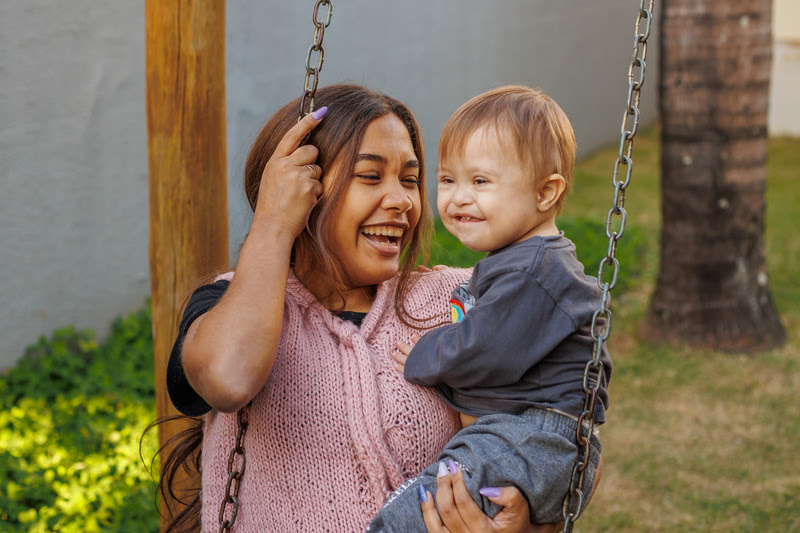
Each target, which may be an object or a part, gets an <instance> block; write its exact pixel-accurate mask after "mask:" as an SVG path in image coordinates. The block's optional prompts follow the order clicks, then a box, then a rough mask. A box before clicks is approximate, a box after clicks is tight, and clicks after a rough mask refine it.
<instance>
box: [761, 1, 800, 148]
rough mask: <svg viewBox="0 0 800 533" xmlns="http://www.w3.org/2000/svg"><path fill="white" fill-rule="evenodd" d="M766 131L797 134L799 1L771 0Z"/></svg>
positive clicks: (799, 103)
mask: <svg viewBox="0 0 800 533" xmlns="http://www.w3.org/2000/svg"><path fill="white" fill-rule="evenodd" d="M772 6H773V9H772V38H773V45H774V46H773V56H772V74H771V78H772V79H771V80H770V95H769V96H770V98H769V100H770V107H769V117H768V121H769V122H768V123H769V133H770V135H776V136H777V135H787V136H792V137H800V0H774V1H773V4H772Z"/></svg>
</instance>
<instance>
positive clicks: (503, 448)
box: [367, 408, 601, 533]
mask: <svg viewBox="0 0 800 533" xmlns="http://www.w3.org/2000/svg"><path fill="white" fill-rule="evenodd" d="M577 425H578V423H577V421H575V420H573V419H572V418H570V417H568V416H565V415H563V414H560V413H556V412H553V411H548V410H546V409H539V408H531V409H528V410H527V411H525V412H523V413H522V414H519V415H509V414H494V415H486V416H482V417H480V418H478V419H477V420H476V421H475V422H473V423H472V424H471V425H469V426H468V427H466V428H464V429H462V430H461V431H459V432H458V433H457V434H456V435H455V436H454V437H453V438H452V439H450V442H448V443H447V447H446V448H445V449H444V451H442V453H441V454H440V455H439V459H438V461H437V463H436V464H433V465H431V466H429V467H428V468H426V469H425V470H423V472H422V473H421V474H420V475H419V476H417V477H415V478H412V479H410V480H408V481H407V482H405V483H403V485H402V486H401V487H399V488H398V489H397V490H396V491H394V493H393V494H392V495H391V496H390V497H389V498H388V499H387V500H386V503H385V504H384V506H383V508H382V509H381V510H380V511H379V512H378V514H377V515H376V516H375V518H374V519H373V520H372V522H371V523H370V525H369V528H368V529H367V531H368V532H369V533H373V532H379V531H383V532H387V533H410V532H414V531H421V532H425V531H426V528H425V522H424V521H423V519H422V510H421V509H420V501H419V493H418V488H417V487H418V485H420V484H422V485H424V486H425V488H426V489H427V490H428V491H429V492H431V493H432V494H436V474H437V471H438V463H439V462H441V461H444V462H445V463H447V461H448V460H450V459H452V460H453V461H455V462H456V463H458V464H459V465H460V466H461V470H462V471H463V472H464V481H465V483H466V486H467V489H468V490H469V492H470V494H471V495H472V498H473V499H474V500H475V502H476V503H477V504H478V506H479V507H480V508H481V509H482V510H483V512H484V513H486V514H487V515H488V516H490V517H493V516H494V515H496V514H497V513H498V512H500V509H501V507H500V506H498V505H496V504H494V503H492V502H490V501H489V500H488V499H486V497H484V496H481V495H480V494H479V493H478V489H480V488H483V487H506V486H512V485H513V486H515V487H517V488H518V489H519V490H520V492H522V494H523V496H524V497H525V499H526V500H527V501H528V505H529V507H530V513H531V522H532V523H534V524H546V523H550V522H560V521H561V520H562V516H561V510H562V504H563V502H564V497H565V496H566V494H567V490H568V489H569V483H570V478H571V476H572V463H573V461H574V459H575V454H576V452H577V443H576V428H577ZM583 431H584V432H586V429H584V430H583ZM584 434H585V433H584ZM600 452H601V447H600V442H599V441H598V440H597V437H596V436H592V439H591V454H590V456H589V464H588V465H587V466H586V475H585V479H584V487H585V488H586V491H585V492H584V498H583V501H584V502H587V501H588V500H589V496H590V495H591V489H592V485H593V483H594V477H595V473H596V471H597V465H598V462H599V460H600ZM584 505H585V504H584Z"/></svg>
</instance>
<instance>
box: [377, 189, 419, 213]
mask: <svg viewBox="0 0 800 533" xmlns="http://www.w3.org/2000/svg"><path fill="white" fill-rule="evenodd" d="M387 188H388V189H387V190H386V192H385V194H384V195H383V202H382V203H383V207H384V209H397V210H399V211H400V212H401V213H405V212H406V211H408V210H409V209H411V208H412V207H413V206H414V203H413V202H412V201H411V197H410V196H409V192H408V189H406V188H405V187H403V185H402V184H401V183H400V182H399V181H398V182H396V183H391V184H387Z"/></svg>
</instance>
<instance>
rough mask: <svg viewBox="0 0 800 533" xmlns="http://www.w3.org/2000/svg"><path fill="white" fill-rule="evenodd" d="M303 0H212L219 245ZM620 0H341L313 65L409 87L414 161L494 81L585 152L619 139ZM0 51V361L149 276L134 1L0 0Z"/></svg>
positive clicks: (290, 49)
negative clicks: (221, 183)
mask: <svg viewBox="0 0 800 533" xmlns="http://www.w3.org/2000/svg"><path fill="white" fill-rule="evenodd" d="M312 6H313V1H311V0H308V1H292V2H289V1H285V0H268V1H265V0H240V1H236V0H230V1H229V2H228V5H227V32H228V38H227V49H226V50H227V76H226V79H227V109H228V161H229V167H230V180H229V182H230V193H231V194H230V217H231V249H232V250H234V251H235V250H236V249H237V247H238V244H239V243H240V242H241V241H242V238H243V235H244V233H245V231H246V229H247V224H248V220H249V215H248V213H247V210H246V209H245V206H244V202H243V196H242V194H241V192H240V191H241V169H242V165H243V161H244V157H245V155H246V153H247V149H248V146H249V143H250V141H251V140H252V137H253V135H254V134H255V133H256V132H257V130H258V128H259V126H260V124H261V123H262V122H263V121H264V119H265V118H266V117H267V115H269V113H271V112H273V111H274V110H276V109H277V108H278V107H279V106H280V105H281V104H282V103H284V102H285V101H287V100H289V99H292V98H294V97H296V96H298V95H299V94H300V90H301V88H302V83H303V68H304V67H303V64H304V61H305V55H306V51H307V49H308V46H309V44H310V43H311V39H312V33H313V27H312V24H311V10H312ZM635 15H636V6H635V5H632V4H631V2H627V1H624V0H606V1H604V2H580V3H577V2H573V3H567V2H552V1H546V0H496V1H492V2H486V1H481V0H406V1H404V2H388V1H385V0H384V1H380V0H338V1H336V3H335V11H334V16H333V22H332V24H331V26H330V28H329V31H328V32H327V33H326V35H325V43H324V46H325V50H326V57H325V65H324V68H323V72H322V75H321V79H322V83H324V84H327V83H333V82H337V81H356V82H363V83H365V84H367V85H369V86H371V87H374V88H377V89H379V90H384V91H386V92H389V93H390V94H392V95H393V96H395V97H397V98H399V99H401V100H404V101H405V102H407V103H408V104H409V105H410V106H411V107H412V109H414V110H415V112H416V113H417V116H418V117H419V118H420V120H421V122H422V125H423V129H424V132H425V139H426V146H427V149H428V154H429V170H430V169H432V168H434V167H435V148H436V143H437V141H438V132H439V130H440V129H441V127H442V125H443V124H444V122H445V120H446V119H447V117H448V116H449V115H450V113H451V112H452V111H453V110H455V108H456V107H458V105H460V104H461V103H462V102H464V101H465V100H467V99H468V98H470V97H471V96H473V95H475V94H477V93H479V92H482V91H484V90H487V89H489V88H492V87H496V86H498V85H501V84H505V83H525V84H529V85H534V86H539V87H541V88H542V89H544V90H545V91H546V92H548V93H549V94H551V95H552V96H553V97H554V98H556V100H558V101H559V103H560V104H561V105H562V107H563V108H564V109H565V111H566V112H567V114H568V115H569V116H570V118H571V119H572V121H573V125H574V127H575V130H576V133H577V136H578V142H579V145H580V154H581V155H585V154H587V153H588V152H590V151H591V150H593V149H595V148H596V147H598V146H600V145H603V144H606V143H609V142H616V140H617V139H618V135H619V133H618V131H619V123H620V120H621V117H622V108H623V106H624V102H625V93H626V87H627V86H626V82H625V75H626V73H627V68H628V65H629V63H630V55H631V52H632V44H633V29H632V26H633V22H634V20H635ZM655 40H656V36H654V37H653V39H652V41H653V42H655ZM655 48H656V47H655V46H653V47H651V49H650V51H649V53H650V57H651V58H652V59H650V61H649V64H650V65H651V66H652V67H654V66H655V64H656V63H655V59H656V57H655V51H656V50H655ZM0 51H1V52H0V124H1V126H0V184H2V193H0V247H1V248H0V258H2V259H0V279H2V280H3V282H2V283H1V284H0V302H2V304H3V305H2V306H0V368H2V367H5V366H8V365H10V364H12V363H13V361H14V360H16V358H18V357H19V356H20V355H21V354H22V351H23V349H24V347H25V346H26V345H28V344H30V343H32V342H35V341H36V339H37V338H38V337H39V336H40V335H42V334H49V333H50V332H51V331H52V330H53V329H54V328H56V327H59V326H62V325H66V324H75V325H77V326H78V327H91V328H94V329H95V330H96V331H98V333H99V334H101V335H103V334H105V332H106V331H107V327H108V324H109V322H110V320H111V319H113V318H114V317H115V316H117V315H119V314H121V313H124V312H127V311H130V310H132V309H136V308H138V307H139V306H141V305H142V303H143V302H144V299H145V298H146V296H147V294H148V292H149V277H148V271H149V267H148V260H147V224H148V208H147V137H146V123H145V102H144V95H145V76H144V8H143V4H142V3H141V2H139V3H137V2H113V3H111V2H94V1H91V0H72V1H71V2H70V3H69V9H64V8H63V6H59V5H56V4H53V3H52V2H45V1H44V0H8V1H5V2H1V3H0ZM655 70H656V69H655V68H651V69H650V71H649V79H648V83H647V90H646V91H645V93H644V96H645V99H644V104H643V109H644V111H645V112H644V114H643V118H644V120H645V121H646V122H651V121H652V120H653V119H654V112H655V107H654V102H655V90H654V87H655V80H654V79H653V75H654V74H655ZM612 163H613V162H611V161H610V162H609V168H610V166H611V164H612ZM232 260H233V258H232Z"/></svg>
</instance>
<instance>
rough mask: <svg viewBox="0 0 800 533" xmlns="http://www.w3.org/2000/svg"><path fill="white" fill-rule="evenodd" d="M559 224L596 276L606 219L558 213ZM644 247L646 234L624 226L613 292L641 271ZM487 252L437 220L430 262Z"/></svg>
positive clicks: (458, 261) (454, 261) (462, 260)
mask: <svg viewBox="0 0 800 533" xmlns="http://www.w3.org/2000/svg"><path fill="white" fill-rule="evenodd" d="M558 228H559V229H560V230H562V231H563V232H564V234H565V235H566V236H567V237H568V238H569V239H570V240H571V241H572V242H573V243H575V247H576V249H577V254H578V259H579V260H580V262H581V263H583V266H584V270H585V272H586V273H587V274H589V275H591V276H595V277H597V274H598V270H599V268H600V261H601V260H603V259H604V258H605V257H606V253H607V252H608V237H606V221H605V219H604V220H590V219H587V218H584V217H561V218H559V219H558ZM646 249H647V238H646V237H645V234H644V232H643V231H642V230H641V229H640V228H637V227H633V226H627V227H626V229H625V234H624V235H623V237H622V239H621V240H620V241H619V247H618V249H617V254H616V257H617V260H618V261H619V262H620V273H619V279H618V280H617V287H616V289H615V294H620V293H621V292H624V290H625V289H626V288H627V287H628V286H629V285H630V284H631V281H632V280H633V279H635V278H636V277H637V276H638V275H639V274H640V273H641V271H642V261H643V260H644V253H645V251H646ZM485 256H486V254H484V253H479V252H473V251H472V250H470V249H469V248H467V247H465V246H464V245H463V244H461V243H460V242H459V241H458V239H456V238H455V237H453V236H452V235H451V234H450V233H449V232H448V231H447V230H446V229H445V227H444V225H443V224H442V222H441V221H440V220H438V219H437V220H436V238H435V242H434V244H433V248H432V250H431V260H430V263H431V264H432V265H450V266H456V267H471V266H472V265H474V264H475V263H476V262H478V261H480V260H481V259H483V258H484V257H485ZM612 276H613V268H612V267H606V269H605V270H604V279H605V281H608V282H610V281H611V278H612Z"/></svg>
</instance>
